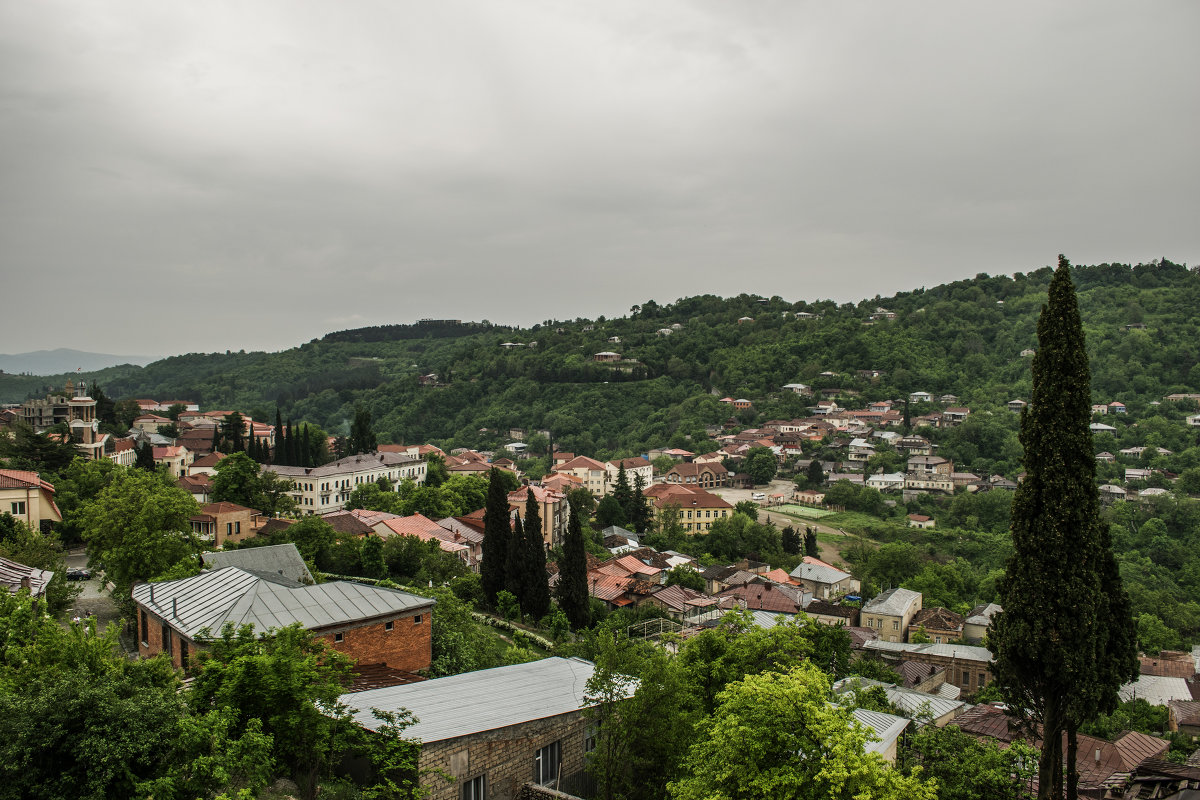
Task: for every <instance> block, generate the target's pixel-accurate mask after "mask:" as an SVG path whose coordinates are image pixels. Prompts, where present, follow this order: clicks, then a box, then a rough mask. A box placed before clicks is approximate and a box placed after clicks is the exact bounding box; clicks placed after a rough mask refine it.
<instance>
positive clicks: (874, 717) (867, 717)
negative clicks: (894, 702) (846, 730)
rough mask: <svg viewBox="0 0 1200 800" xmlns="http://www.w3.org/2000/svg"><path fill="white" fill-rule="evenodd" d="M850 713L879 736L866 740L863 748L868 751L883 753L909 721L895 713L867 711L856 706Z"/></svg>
mask: <svg viewBox="0 0 1200 800" xmlns="http://www.w3.org/2000/svg"><path fill="white" fill-rule="evenodd" d="M850 713H851V714H852V715H853V716H854V718H855V719H856V720H858V723H859V724H860V725H862V726H863V727H864V728H866V729H868V730H869V731H871V732H872V733H873V734H875V735H876V736H877V737H879V741H878V742H867V746H866V748H865V749H866V751H867V752H868V753H883V752H884V751H885V750H887V749H888V748H889V747H890V746H891V745H892V744H893V743H895V741H896V739H898V738H899V737H900V734H901V733H903V732H904V729H905V728H907V727H908V722H909V721H908V720H906V719H905V718H904V717H897V716H896V715H895V714H884V713H883V712H881V711H867V710H866V709H865V708H856V709H854V710H853V711H851V712H850Z"/></svg>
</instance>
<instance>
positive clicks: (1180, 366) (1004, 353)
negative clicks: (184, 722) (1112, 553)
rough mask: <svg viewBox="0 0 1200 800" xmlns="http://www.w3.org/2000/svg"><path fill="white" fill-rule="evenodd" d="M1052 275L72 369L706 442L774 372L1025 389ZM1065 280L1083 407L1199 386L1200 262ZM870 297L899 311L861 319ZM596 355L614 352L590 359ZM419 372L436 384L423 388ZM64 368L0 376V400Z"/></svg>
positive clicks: (220, 397) (491, 440)
mask: <svg viewBox="0 0 1200 800" xmlns="http://www.w3.org/2000/svg"><path fill="white" fill-rule="evenodd" d="M1050 277H1051V269H1050V268H1049V267H1046V268H1044V269H1040V270H1037V271H1034V272H1031V273H1028V274H1020V273H1018V274H1017V275H1015V276H1012V277H1008V276H997V277H989V276H987V275H979V276H976V277H975V278H973V279H970V280H963V281H957V282H955V283H951V284H946V285H942V286H937V287H934V288H931V289H918V290H914V291H910V292H904V293H901V294H898V295H895V296H893V297H875V298H872V299H869V300H863V301H862V302H860V303H858V304H857V305H854V304H844V305H838V304H836V303H834V302H832V301H816V302H807V301H799V302H791V301H788V300H784V299H782V298H780V297H772V298H761V297H756V296H750V295H740V296H738V297H734V298H727V299H726V298H719V297H714V296H700V297H689V298H684V299H681V300H679V301H677V302H676V303H673V304H670V305H658V304H656V303H654V302H647V303H646V304H644V305H642V306H634V307H633V309H632V310H631V311H630V313H629V314H628V315H627V316H622V317H617V318H611V319H606V318H604V317H600V318H598V319H596V320H583V319H577V320H574V321H557V320H547V321H546V322H545V323H543V324H542V325H538V326H534V327H533V328H531V329H515V328H502V327H493V326H490V325H488V324H484V323H479V324H472V323H468V324H457V323H456V321H452V320H436V321H431V324H427V325H426V326H424V327H423V326H422V325H419V324H418V325H396V326H381V327H376V328H366V329H359V330H355V331H342V332H338V333H331V334H329V335H328V336H326V337H324V338H323V339H319V340H314V341H312V342H309V343H307V344H304V345H301V346H300V347H297V348H294V349H291V350H287V351H284V352H279V353H262V352H251V353H246V352H238V353H224V354H208V355H200V354H192V355H185V356H178V357H174V358H168V359H164V360H162V361H157V362H154V363H152V364H150V365H148V366H146V367H144V368H139V367H134V366H128V365H127V366H123V367H119V368H114V369H111V370H105V371H102V372H100V373H95V374H94V375H87V376H85V377H86V379H88V380H89V381H90V380H92V379H93V378H94V379H96V380H98V381H99V382H100V384H101V385H102V386H103V387H104V389H105V391H106V393H107V394H108V395H109V396H113V397H129V396H136V397H154V398H159V399H175V398H187V399H193V400H196V401H198V402H199V403H201V406H202V408H218V407H219V408H239V409H241V410H243V411H246V412H248V413H250V414H252V415H253V416H254V417H256V418H259V419H264V420H271V419H274V416H275V408H276V405H278V406H279V407H280V408H281V409H282V411H283V414H284V416H285V417H286V416H289V415H290V416H291V417H292V418H293V419H297V420H300V419H304V420H308V421H310V422H313V423H317V424H319V425H321V426H322V427H324V428H326V429H327V430H329V431H330V432H344V429H345V428H346V427H347V426H348V421H349V420H350V419H352V418H353V416H354V406H355V404H356V403H361V404H362V405H364V406H365V407H367V408H368V409H369V410H370V411H371V414H372V417H373V418H374V420H375V424H376V429H377V433H378V434H379V438H380V441H388V440H391V441H405V442H418V441H434V442H437V443H440V444H442V445H446V446H460V445H462V446H490V445H495V444H498V443H501V442H503V441H507V439H506V434H507V431H508V429H509V428H510V427H522V428H526V429H539V428H548V429H550V430H552V431H553V434H554V438H555V443H556V444H557V445H559V446H560V447H562V448H563V449H568V450H573V451H575V452H584V453H590V454H593V455H596V456H601V457H606V456H612V455H618V454H624V453H634V452H643V451H645V450H646V449H647V448H648V447H652V446H656V445H663V444H668V443H670V444H673V445H676V446H683V445H685V444H686V443H687V442H688V441H692V442H695V441H698V440H702V439H705V438H706V435H705V429H706V427H708V426H713V425H719V424H721V423H722V422H723V421H725V420H726V419H727V418H728V417H729V414H730V408H729V406H727V405H723V404H721V403H719V402H718V398H719V397H721V396H724V395H731V396H734V397H745V398H747V399H749V400H751V401H753V403H754V410H753V411H750V412H741V414H740V415H741V416H742V417H743V419H742V422H744V423H747V424H751V423H753V422H755V421H760V422H761V421H765V420H766V419H769V418H773V417H792V416H804V415H806V414H807V411H806V410H805V406H806V405H807V404H808V403H810V402H811V400H805V399H802V398H800V397H797V396H793V395H790V394H787V393H784V392H782V391H781V386H782V385H783V384H786V383H794V382H802V383H805V384H809V385H811V386H813V387H815V388H817V389H822V388H825V389H832V388H838V389H845V390H851V391H853V392H857V393H858V394H857V395H851V394H847V395H846V396H845V400H846V402H847V403H848V404H850V405H851V407H853V406H854V405H855V404H861V403H865V402H866V401H868V400H872V399H882V398H897V397H900V396H906V395H907V394H908V393H910V392H913V391H918V390H921V391H927V392H931V393H933V394H934V395H935V396H937V395H939V394H942V393H951V394H955V395H958V397H959V398H960V402H961V403H963V404H965V405H969V406H971V407H972V409H981V410H986V409H988V408H1000V407H1001V406H1002V405H1003V404H1004V403H1005V402H1006V401H1008V400H1010V399H1012V398H1014V397H1025V398H1028V395H1029V359H1028V358H1022V357H1021V352H1022V350H1025V349H1027V348H1034V347H1036V321H1037V314H1038V312H1039V310H1040V308H1041V305H1042V303H1043V302H1044V300H1045V297H1046V288H1047V286H1048V284H1049V281H1050ZM1075 280H1076V284H1077V287H1078V290H1079V300H1080V305H1081V309H1082V312H1083V318H1084V325H1085V327H1086V329H1087V335H1088V343H1089V350H1090V353H1091V357H1092V378H1093V391H1094V399H1095V401H1096V402H1101V401H1104V402H1108V401H1112V400H1120V401H1123V402H1125V403H1126V404H1127V405H1129V406H1130V409H1131V410H1135V409H1141V408H1145V406H1146V405H1147V404H1148V403H1149V402H1151V401H1155V400H1160V399H1161V398H1162V397H1163V396H1164V395H1165V394H1168V393H1172V392H1195V391H1200V366H1198V363H1197V362H1198V350H1200V337H1198V335H1197V334H1198V332H1200V331H1198V330H1197V328H1198V326H1200V320H1198V319H1197V315H1196V313H1195V310H1196V309H1197V308H1200V274H1198V272H1197V271H1196V270H1189V269H1187V268H1186V267H1184V266H1180V265H1177V264H1173V263H1171V262H1170V261H1166V260H1163V261H1160V262H1155V263H1150V264H1140V265H1137V266H1135V267H1130V266H1128V265H1119V264H1104V265H1100V266H1091V267H1079V268H1076V270H1075ZM877 309H886V310H887V311H889V312H893V313H894V314H895V318H894V319H880V320H876V321H873V320H872V319H871V315H872V314H873V313H874V312H876V310H877ZM807 315H812V316H807ZM1131 325H1132V326H1134V327H1132V328H1130V327H1128V326H1131ZM1143 325H1144V326H1145V327H1144V328H1142V327H1140V326H1143ZM667 331H670V333H667ZM617 340H619V341H617ZM505 344H508V345H520V346H508V347H505V346H503V345H505ZM601 352H615V353H619V354H620V357H621V359H622V360H621V361H620V362H617V363H612V364H608V363H600V362H597V361H596V360H595V355H596V354H597V353H601ZM860 371H877V372H880V373H882V374H881V375H878V376H876V377H873V378H872V377H868V376H867V373H861V374H860ZM430 373H436V375H437V376H438V377H437V385H423V384H422V382H421V381H420V376H424V375H429V374H430ZM824 373H834V374H824ZM65 379H66V376H59V377H53V378H29V377H23V376H10V375H0V399H3V400H6V401H16V400H20V399H22V398H23V397H25V396H27V395H31V394H37V393H40V392H43V391H44V390H45V387H49V386H51V385H61V384H62V383H63V382H64V381H65ZM431 381H432V379H426V382H431ZM481 428H486V429H488V430H487V431H486V432H481V431H480V429H481ZM497 432H501V433H497ZM688 437H691V438H690V439H689V438H688Z"/></svg>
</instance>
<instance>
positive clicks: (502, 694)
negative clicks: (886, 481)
mask: <svg viewBox="0 0 1200 800" xmlns="http://www.w3.org/2000/svg"><path fill="white" fill-rule="evenodd" d="M594 670H595V666H594V665H593V664H592V663H591V662H590V661H584V660H583V659H579V658H557V657H556V658H546V659H542V660H541V661H534V662H531V663H528V664H513V665H510V666H507V667H496V668H495V669H484V670H478V671H476V672H464V673H462V674H461V675H452V676H450V677H448V678H437V679H435V680H431V681H422V682H420V683H410V684H407V685H405V686H389V687H387V688H384V689H372V690H369V691H366V692H357V693H355V694H344V695H342V696H341V698H340V700H341V702H342V703H345V704H346V705H348V706H349V707H350V708H351V709H353V710H354V721H355V722H357V723H358V724H359V725H362V726H363V727H364V728H367V729H368V730H375V729H376V728H377V727H378V725H379V720H378V719H377V718H376V717H375V715H374V714H372V713H371V709H372V708H378V709H381V710H383V711H399V710H400V709H407V710H408V711H411V712H412V714H413V716H414V717H416V718H417V722H416V724H414V725H413V726H411V727H410V728H408V729H407V730H405V732H404V735H405V736H408V737H413V738H416V739H419V740H421V741H422V742H440V741H443V740H445V739H454V738H457V737H459V736H467V735H469V734H472V733H480V732H482V731H490V730H496V729H497V728H505V727H508V726H510V725H518V724H520V723H522V722H530V721H532V720H537V719H545V718H547V717H553V716H557V715H559V714H566V713H568V712H571V711H579V710H580V709H582V708H584V707H585V706H586V703H585V702H584V690H585V688H586V686H587V682H588V679H589V678H591V677H592V673H593V672H594ZM632 688H633V687H632V686H630V687H629V691H630V693H632Z"/></svg>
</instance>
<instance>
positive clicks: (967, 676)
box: [962, 669, 971, 686]
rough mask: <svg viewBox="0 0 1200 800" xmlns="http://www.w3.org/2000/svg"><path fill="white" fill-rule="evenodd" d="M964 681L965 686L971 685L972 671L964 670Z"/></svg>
mask: <svg viewBox="0 0 1200 800" xmlns="http://www.w3.org/2000/svg"><path fill="white" fill-rule="evenodd" d="M962 682H963V686H970V685H971V673H969V672H967V671H966V670H965V669H964V670H963V680H962Z"/></svg>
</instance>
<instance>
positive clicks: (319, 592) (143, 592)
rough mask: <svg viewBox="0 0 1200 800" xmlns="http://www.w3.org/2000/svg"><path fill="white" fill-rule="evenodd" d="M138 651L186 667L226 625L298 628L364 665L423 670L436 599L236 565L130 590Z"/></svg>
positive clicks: (430, 642) (429, 651) (429, 647)
mask: <svg viewBox="0 0 1200 800" xmlns="http://www.w3.org/2000/svg"><path fill="white" fill-rule="evenodd" d="M133 600H134V602H135V603H136V604H137V608H138V614H137V622H138V653H139V655H141V656H142V657H149V656H152V655H156V654H158V653H162V652H166V653H168V654H169V655H170V656H171V662H172V663H173V664H175V665H176V666H180V667H181V666H184V664H185V663H186V661H187V659H188V657H189V656H190V655H192V654H194V653H195V651H196V649H197V648H198V647H203V646H204V644H205V639H206V636H216V635H218V634H219V633H220V631H221V628H222V627H223V626H224V625H225V624H226V623H232V624H233V625H235V626H239V627H240V626H242V625H253V626H254V628H255V630H258V631H268V630H271V629H276V628H282V627H285V626H287V625H291V624H293V623H297V622H298V623H300V624H301V625H303V626H304V627H305V628H306V629H307V630H310V631H312V632H313V634H315V635H316V636H317V638H320V639H322V640H324V641H325V642H326V643H327V644H329V646H330V647H332V648H333V649H334V650H337V651H338V652H340V653H342V654H344V655H346V656H349V657H350V658H352V659H354V660H355V661H356V662H359V663H361V664H385V665H387V666H388V667H391V668H392V669H397V670H403V671H405V672H419V671H421V670H424V669H428V668H429V664H430V661H431V660H432V657H433V649H432V648H433V636H432V634H431V631H430V629H431V627H432V614H433V605H434V600H432V599H431V598H427V597H417V596H416V595H411V594H408V593H406V592H399V591H395V590H392V589H382V588H379V587H375V586H367V585H364V584H360V583H352V582H349V581H332V582H329V583H322V584H318V585H315V586H311V585H305V584H302V583H300V582H298V581H295V580H292V579H290V578H286V577H284V576H282V575H277V574H276V575H271V574H266V573H262V572H257V571H255V572H251V571H248V570H244V569H240V568H238V567H224V568H221V569H214V570H207V571H205V572H202V573H200V574H199V575H196V576H193V577H191V578H184V579H182V580H178V581H164V582H162V583H141V584H138V585H137V586H135V587H134V589H133Z"/></svg>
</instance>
